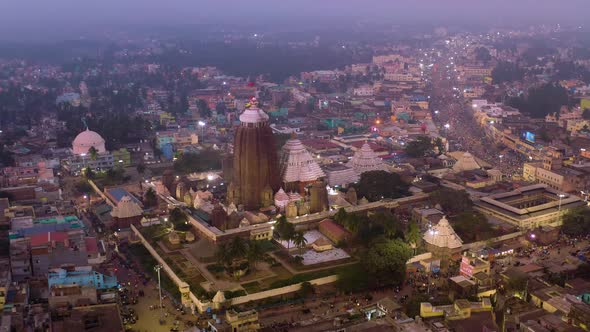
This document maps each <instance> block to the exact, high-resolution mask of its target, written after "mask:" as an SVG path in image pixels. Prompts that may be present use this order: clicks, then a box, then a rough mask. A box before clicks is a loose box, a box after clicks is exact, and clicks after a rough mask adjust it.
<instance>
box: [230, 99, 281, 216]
mask: <svg viewBox="0 0 590 332" xmlns="http://www.w3.org/2000/svg"><path fill="white" fill-rule="evenodd" d="M232 180H233V181H232V183H231V184H230V186H229V188H228V200H229V201H230V202H233V203H234V204H236V205H237V204H242V205H243V206H244V209H246V210H256V209H259V208H260V207H263V205H266V204H269V202H270V203H272V196H273V193H274V192H276V191H277V190H278V189H279V187H280V180H279V167H278V158H277V149H276V147H275V140H274V136H273V133H272V129H271V128H270V126H269V123H268V115H267V114H266V113H265V112H264V111H263V110H261V109H260V108H258V102H257V101H256V99H255V98H252V100H251V101H250V104H249V105H248V106H247V107H246V109H245V110H244V112H243V113H242V114H241V115H240V126H239V127H238V129H237V130H236V133H235V137H234V160H233V179H232ZM269 197H270V201H269Z"/></svg>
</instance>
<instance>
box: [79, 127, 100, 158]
mask: <svg viewBox="0 0 590 332" xmlns="http://www.w3.org/2000/svg"><path fill="white" fill-rule="evenodd" d="M92 147H94V148H95V149H96V152H98V153H106V152H107V149H106V148H105V140H104V139H103V138H102V136H100V135H99V134H98V133H97V132H95V131H92V130H89V129H88V128H86V130H85V131H83V132H81V133H79V134H78V136H76V138H75V139H74V142H73V143H72V152H73V153H74V154H75V155H80V156H81V155H88V151H89V150H90V148H92Z"/></svg>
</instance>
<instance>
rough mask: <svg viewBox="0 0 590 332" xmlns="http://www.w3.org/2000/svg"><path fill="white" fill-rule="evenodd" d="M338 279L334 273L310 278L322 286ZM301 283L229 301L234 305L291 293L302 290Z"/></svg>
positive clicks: (316, 284) (311, 281) (313, 283)
mask: <svg viewBox="0 0 590 332" xmlns="http://www.w3.org/2000/svg"><path fill="white" fill-rule="evenodd" d="M337 280H338V276H336V275H332V276H327V277H323V278H318V279H314V280H310V281H309V283H310V284H312V285H314V286H320V285H325V284H330V283H333V282H335V281H337ZM301 284H302V283H299V284H294V285H289V286H285V287H281V288H275V289H269V290H266V291H262V292H258V293H254V294H248V295H244V296H239V297H235V298H233V299H230V300H229V301H228V302H231V304H232V305H238V304H243V303H247V302H250V301H257V300H262V299H266V298H269V297H273V296H279V295H284V294H289V293H293V292H296V291H298V290H300V289H301Z"/></svg>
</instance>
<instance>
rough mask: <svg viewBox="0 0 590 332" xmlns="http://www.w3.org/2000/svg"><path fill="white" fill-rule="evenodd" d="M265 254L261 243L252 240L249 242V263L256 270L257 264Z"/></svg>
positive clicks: (247, 254) (247, 255)
mask: <svg viewBox="0 0 590 332" xmlns="http://www.w3.org/2000/svg"><path fill="white" fill-rule="evenodd" d="M263 254H264V251H263V250H262V246H261V245H260V241H258V240H251V241H250V242H248V251H247V253H246V257H247V258H248V263H250V265H251V266H252V267H254V268H256V263H258V262H259V261H260V260H261V259H262V255H263Z"/></svg>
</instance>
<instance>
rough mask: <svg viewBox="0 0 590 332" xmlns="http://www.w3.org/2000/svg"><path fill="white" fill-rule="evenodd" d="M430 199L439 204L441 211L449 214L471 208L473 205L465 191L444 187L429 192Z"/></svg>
mask: <svg viewBox="0 0 590 332" xmlns="http://www.w3.org/2000/svg"><path fill="white" fill-rule="evenodd" d="M430 199H431V200H432V202H433V203H434V204H439V205H440V206H441V207H442V209H443V211H444V212H445V213H447V214H449V215H453V214H456V213H459V212H461V211H468V210H471V207H472V206H473V202H472V201H471V198H469V194H468V193H467V192H466V191H464V190H455V189H451V188H446V187H444V188H441V189H439V190H436V191H433V192H432V193H430Z"/></svg>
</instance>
